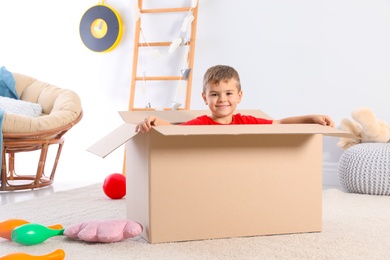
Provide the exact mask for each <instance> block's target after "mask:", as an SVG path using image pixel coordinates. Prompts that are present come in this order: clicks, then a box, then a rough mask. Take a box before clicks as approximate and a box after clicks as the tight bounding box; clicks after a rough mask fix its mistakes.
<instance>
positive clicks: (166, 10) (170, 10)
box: [140, 7, 191, 14]
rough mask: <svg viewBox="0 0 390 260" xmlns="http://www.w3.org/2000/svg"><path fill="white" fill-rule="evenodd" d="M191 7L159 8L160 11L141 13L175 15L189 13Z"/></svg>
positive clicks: (145, 10)
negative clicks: (176, 13) (175, 13)
mask: <svg viewBox="0 0 390 260" xmlns="http://www.w3.org/2000/svg"><path fill="white" fill-rule="evenodd" d="M190 8H191V7H176V8H159V9H142V10H140V12H141V13H144V14H151V13H174V12H188V10H190Z"/></svg>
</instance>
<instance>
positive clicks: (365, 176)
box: [338, 143, 390, 195]
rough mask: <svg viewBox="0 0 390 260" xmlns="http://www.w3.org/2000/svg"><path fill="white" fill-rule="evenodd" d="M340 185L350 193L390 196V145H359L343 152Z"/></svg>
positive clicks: (339, 171)
mask: <svg viewBox="0 0 390 260" xmlns="http://www.w3.org/2000/svg"><path fill="white" fill-rule="evenodd" d="M338 174H339V180H340V183H341V185H342V186H343V188H344V189H345V190H347V191H348V192H352V193H362V194H371V195H390V143H361V144H357V145H354V146H351V147H350V148H348V149H347V150H345V151H344V152H343V154H342V155H341V157H340V160H339V165H338Z"/></svg>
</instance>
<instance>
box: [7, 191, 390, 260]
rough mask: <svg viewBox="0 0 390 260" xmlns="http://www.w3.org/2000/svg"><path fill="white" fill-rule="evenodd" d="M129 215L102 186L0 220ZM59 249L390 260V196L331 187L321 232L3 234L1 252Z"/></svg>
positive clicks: (48, 199) (41, 200) (75, 254)
mask: <svg viewBox="0 0 390 260" xmlns="http://www.w3.org/2000/svg"><path fill="white" fill-rule="evenodd" d="M125 217H126V205H125V199H122V200H111V199H108V198H107V197H106V196H105V195H104V193H103V191H102V188H101V184H94V185H91V186H87V187H84V188H78V189H74V190H70V191H61V192H57V193H55V194H52V195H48V196H45V197H38V198H36V199H34V200H30V201H24V202H20V203H15V204H9V205H3V206H0V221H4V220H7V219H11V218H22V219H26V220H28V221H30V222H35V223H40V224H44V225H52V224H56V223H59V224H62V225H63V226H64V227H67V226H69V225H71V224H75V223H79V222H83V221H87V220H93V219H95V220H103V219H125ZM286 217H288V216H286ZM227 228H228V227H227ZM58 248H61V249H63V250H64V251H65V253H66V257H65V259H70V260H88V259H93V260H98V259H105V260H106V259H110V260H117V259H118V260H122V259H390V197H386V196H371V195H360V194H348V193H344V192H342V191H340V190H337V189H325V190H324V191H323V231H322V232H320V233H303V234H292V235H276V236H259V237H246V238H232V239H215V240H204V241H193V242H181V243H163V244H148V243H147V242H145V241H144V240H143V239H142V238H140V237H137V238H135V239H127V240H124V241H121V242H118V243H111V244H98V243H86V242H82V241H75V240H70V239H68V238H66V237H64V236H57V237H52V238H49V239H48V240H46V241H45V242H43V243H41V244H38V245H34V246H24V245H20V244H17V243H15V242H12V241H8V240H4V239H2V238H0V256H2V255H5V254H9V253H13V252H25V253H29V254H34V255H43V254H47V253H49V252H52V251H54V250H55V249H58Z"/></svg>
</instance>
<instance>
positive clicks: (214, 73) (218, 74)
mask: <svg viewBox="0 0 390 260" xmlns="http://www.w3.org/2000/svg"><path fill="white" fill-rule="evenodd" d="M230 79H235V80H236V81H237V89H238V91H241V83H240V76H239V75H238V72H237V71H236V70H235V69H234V68H232V67H230V66H227V65H216V66H213V67H210V68H209V69H208V70H207V71H206V73H205V74H204V76H203V93H206V87H207V85H208V84H219V83H220V82H221V81H222V82H227V81H229V80H230Z"/></svg>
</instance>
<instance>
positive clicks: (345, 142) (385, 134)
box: [337, 107, 390, 149]
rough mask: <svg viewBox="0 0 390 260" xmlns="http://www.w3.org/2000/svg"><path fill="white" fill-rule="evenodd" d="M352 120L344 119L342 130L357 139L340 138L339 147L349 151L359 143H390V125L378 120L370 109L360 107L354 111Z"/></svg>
mask: <svg viewBox="0 0 390 260" xmlns="http://www.w3.org/2000/svg"><path fill="white" fill-rule="evenodd" d="M352 118H353V119H354V121H352V120H350V119H347V118H345V119H343V120H342V121H341V124H340V129H341V130H344V131H346V132H348V133H351V134H353V135H355V136H356V137H357V138H356V139H352V138H340V141H339V142H338V143H337V146H338V147H341V148H343V149H348V148H349V147H351V146H353V145H356V144H359V143H369V142H371V143H388V142H389V141H390V125H388V124H387V123H385V122H384V121H382V120H379V119H377V118H376V116H375V113H374V112H373V110H372V109H370V108H368V107H359V108H357V109H355V110H354V111H352Z"/></svg>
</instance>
